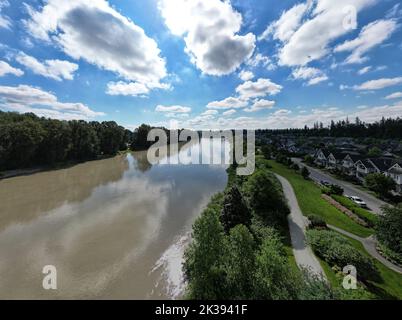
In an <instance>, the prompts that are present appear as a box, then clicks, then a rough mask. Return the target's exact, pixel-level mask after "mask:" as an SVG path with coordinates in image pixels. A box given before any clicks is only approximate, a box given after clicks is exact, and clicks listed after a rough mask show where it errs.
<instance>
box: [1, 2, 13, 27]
mask: <svg viewBox="0 0 402 320" xmlns="http://www.w3.org/2000/svg"><path fill="white" fill-rule="evenodd" d="M9 5H10V3H9V2H8V1H7V0H0V28H4V29H9V30H10V29H11V25H12V23H11V21H10V18H9V17H7V16H4V15H2V14H1V10H2V9H3V8H5V7H8V6H9Z"/></svg>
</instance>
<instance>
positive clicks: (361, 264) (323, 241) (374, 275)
mask: <svg viewBox="0 0 402 320" xmlns="http://www.w3.org/2000/svg"><path fill="white" fill-rule="evenodd" d="M307 241H308V243H309V244H310V245H311V247H312V248H313V250H314V252H315V253H316V254H317V255H318V256H319V257H321V258H322V259H323V260H324V261H326V262H327V263H329V264H330V265H331V266H333V267H337V268H338V269H340V270H342V269H343V268H344V267H345V266H347V265H353V266H354V267H355V268H356V269H357V272H358V278H359V279H360V280H361V281H368V280H370V281H373V280H376V279H378V278H379V274H378V270H377V268H376V267H375V264H374V262H373V261H372V259H371V258H368V257H367V256H365V255H363V254H362V253H361V252H360V251H358V250H357V249H356V248H354V247H353V246H352V245H351V244H350V243H349V241H348V240H347V239H345V238H344V237H342V236H341V235H339V234H337V233H336V232H333V231H327V230H317V229H312V230H308V231H307Z"/></svg>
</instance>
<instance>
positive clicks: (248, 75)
mask: <svg viewBox="0 0 402 320" xmlns="http://www.w3.org/2000/svg"><path fill="white" fill-rule="evenodd" d="M239 78H240V79H241V80H243V81H248V80H251V79H253V78H254V73H252V72H251V71H245V70H242V71H241V72H240V73H239Z"/></svg>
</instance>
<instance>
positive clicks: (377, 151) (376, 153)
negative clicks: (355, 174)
mask: <svg viewBox="0 0 402 320" xmlns="http://www.w3.org/2000/svg"><path fill="white" fill-rule="evenodd" d="M381 153H382V151H381V149H380V148H378V147H373V148H371V149H370V150H369V151H368V152H367V156H368V157H370V158H377V157H379V156H381Z"/></svg>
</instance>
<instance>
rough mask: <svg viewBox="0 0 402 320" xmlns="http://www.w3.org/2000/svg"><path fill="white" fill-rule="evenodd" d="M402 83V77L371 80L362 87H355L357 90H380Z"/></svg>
mask: <svg viewBox="0 0 402 320" xmlns="http://www.w3.org/2000/svg"><path fill="white" fill-rule="evenodd" d="M401 83H402V77H397V78H382V79H377V80H370V81H367V82H364V83H362V84H361V85H358V86H354V87H353V89H355V90H380V89H383V88H387V87H392V86H396V85H398V84H401Z"/></svg>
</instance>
